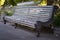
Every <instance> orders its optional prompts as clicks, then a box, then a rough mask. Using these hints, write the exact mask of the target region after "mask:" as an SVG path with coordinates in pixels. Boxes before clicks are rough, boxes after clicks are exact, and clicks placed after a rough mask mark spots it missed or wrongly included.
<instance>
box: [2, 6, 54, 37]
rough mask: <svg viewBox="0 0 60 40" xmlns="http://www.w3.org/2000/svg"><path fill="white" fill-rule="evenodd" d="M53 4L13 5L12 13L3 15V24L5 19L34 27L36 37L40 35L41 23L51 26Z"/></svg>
mask: <svg viewBox="0 0 60 40" xmlns="http://www.w3.org/2000/svg"><path fill="white" fill-rule="evenodd" d="M53 16H54V6H15V7H14V14H13V15H12V16H5V17H4V18H3V20H4V24H6V21H9V22H13V23H15V25H16V26H17V24H20V25H24V26H28V27H31V28H35V29H36V31H37V37H39V35H40V28H41V27H42V25H44V26H48V25H49V27H51V29H52V31H53V30H54V27H53Z"/></svg>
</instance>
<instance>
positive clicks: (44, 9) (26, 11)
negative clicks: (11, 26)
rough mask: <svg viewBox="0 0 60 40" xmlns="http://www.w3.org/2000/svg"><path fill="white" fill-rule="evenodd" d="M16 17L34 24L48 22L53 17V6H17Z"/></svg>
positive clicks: (15, 9)
mask: <svg viewBox="0 0 60 40" xmlns="http://www.w3.org/2000/svg"><path fill="white" fill-rule="evenodd" d="M14 15H15V16H19V17H20V18H22V19H25V20H29V21H32V22H36V21H41V22H47V21H48V20H49V19H50V18H52V15H53V6H16V7H15V8H14Z"/></svg>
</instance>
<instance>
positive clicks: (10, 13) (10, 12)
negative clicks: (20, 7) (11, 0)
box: [5, 11, 13, 16]
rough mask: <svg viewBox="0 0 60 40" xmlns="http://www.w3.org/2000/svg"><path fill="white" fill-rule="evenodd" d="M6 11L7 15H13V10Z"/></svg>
mask: <svg viewBox="0 0 60 40" xmlns="http://www.w3.org/2000/svg"><path fill="white" fill-rule="evenodd" d="M5 13H6V15H7V16H12V15H13V12H12V11H5Z"/></svg>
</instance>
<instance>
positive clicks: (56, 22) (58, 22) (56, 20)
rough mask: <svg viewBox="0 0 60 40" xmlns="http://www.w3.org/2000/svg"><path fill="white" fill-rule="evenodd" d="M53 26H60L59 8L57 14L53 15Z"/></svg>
mask: <svg viewBox="0 0 60 40" xmlns="http://www.w3.org/2000/svg"><path fill="white" fill-rule="evenodd" d="M54 26H60V9H58V12H57V14H55V15H54Z"/></svg>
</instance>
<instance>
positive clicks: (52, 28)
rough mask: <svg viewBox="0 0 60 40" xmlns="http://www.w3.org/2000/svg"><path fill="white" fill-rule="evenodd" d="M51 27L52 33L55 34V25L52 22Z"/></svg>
mask: <svg viewBox="0 0 60 40" xmlns="http://www.w3.org/2000/svg"><path fill="white" fill-rule="evenodd" d="M50 28H51V33H52V34H54V27H53V25H52V24H51V25H50Z"/></svg>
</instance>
